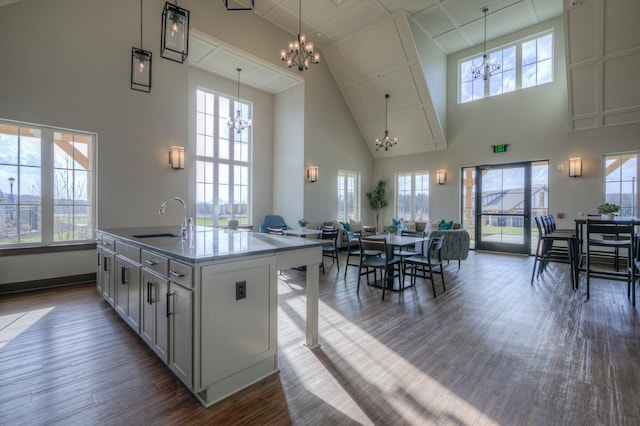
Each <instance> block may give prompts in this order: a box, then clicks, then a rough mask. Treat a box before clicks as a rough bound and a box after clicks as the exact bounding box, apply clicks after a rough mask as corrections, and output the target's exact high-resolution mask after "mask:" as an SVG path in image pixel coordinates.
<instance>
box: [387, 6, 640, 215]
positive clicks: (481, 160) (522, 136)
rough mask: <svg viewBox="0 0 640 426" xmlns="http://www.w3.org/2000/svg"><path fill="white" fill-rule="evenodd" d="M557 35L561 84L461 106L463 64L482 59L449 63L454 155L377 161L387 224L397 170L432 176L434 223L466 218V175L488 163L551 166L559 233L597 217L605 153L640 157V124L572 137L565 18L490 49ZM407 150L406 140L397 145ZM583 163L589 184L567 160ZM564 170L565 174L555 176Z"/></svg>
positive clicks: (470, 52) (468, 52)
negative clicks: (580, 217)
mask: <svg viewBox="0 0 640 426" xmlns="http://www.w3.org/2000/svg"><path fill="white" fill-rule="evenodd" d="M548 28H554V29H555V31H554V40H555V80H554V82H553V83H550V84H546V85H543V86H539V87H535V88H530V89H525V90H519V91H516V92H512V93H508V94H504V95H501V96H496V97H492V98H487V99H483V100H479V101H474V102H468V103H465V104H458V101H457V93H458V87H457V81H458V79H457V68H458V61H459V60H460V59H462V58H465V57H467V56H470V55H473V54H477V53H478V48H474V49H468V50H465V51H463V52H460V53H458V54H455V55H450V56H449V57H448V70H449V73H448V82H447V92H448V99H447V126H448V128H447V140H448V148H447V149H446V150H444V151H437V152H432V153H427V154H423V155H415V156H410V157H409V156H407V157H396V158H389V159H384V160H376V161H375V176H376V178H381V179H383V180H385V181H387V183H388V186H387V187H388V192H389V196H388V200H389V201H390V206H389V207H388V208H386V209H385V210H384V223H385V224H390V223H391V218H392V217H393V215H394V206H393V200H394V196H395V190H394V186H395V184H394V174H395V172H398V171H412V170H429V171H430V172H431V177H430V189H431V194H430V218H431V219H432V220H438V219H441V218H448V219H456V221H458V219H459V217H460V204H461V201H460V200H461V194H460V179H461V177H460V168H461V167H464V166H474V165H482V164H499V163H509V162H517V161H530V160H549V162H550V172H549V185H550V195H549V206H550V211H551V212H552V213H554V214H555V213H557V212H565V213H566V218H565V219H564V220H558V223H559V226H561V227H571V226H573V219H574V218H575V217H576V216H577V213H578V211H584V212H595V210H596V206H597V205H598V204H600V203H601V202H602V201H604V185H603V166H602V164H603V161H602V159H603V154H605V153H614V152H625V151H631V150H638V149H639V148H640V143H639V141H638V135H640V124H631V125H620V126H614V127H609V128H600V129H594V130H582V131H570V130H569V112H568V102H567V83H566V71H565V58H564V51H565V50H564V33H563V21H562V17H559V18H556V19H553V20H550V21H548V22H545V23H542V24H539V25H536V26H534V27H532V28H529V29H527V30H525V31H521V32H519V33H517V34H515V35H512V36H509V37H508V38H507V37H505V38H502V39H498V40H494V41H493V42H491V43H487V49H491V48H492V47H497V46H500V45H503V44H505V43H508V42H511V41H513V40H514V39H519V38H523V37H525V36H528V35H531V34H536V33H538V32H540V31H543V30H545V29H548ZM398 143H399V144H400V143H402V141H398ZM502 143H507V144H509V147H508V151H507V152H506V153H504V154H492V152H491V145H494V144H502ZM575 156H580V157H582V158H583V168H584V170H583V172H584V175H583V177H582V178H577V179H575V178H569V177H568V172H567V170H568V159H569V158H570V157H575ZM558 164H563V165H564V168H565V171H563V172H556V171H555V170H556V165H558ZM437 169H445V170H446V171H447V174H448V176H447V177H448V182H447V183H446V184H445V185H443V186H439V185H437V184H436V183H435V171H436V170H437Z"/></svg>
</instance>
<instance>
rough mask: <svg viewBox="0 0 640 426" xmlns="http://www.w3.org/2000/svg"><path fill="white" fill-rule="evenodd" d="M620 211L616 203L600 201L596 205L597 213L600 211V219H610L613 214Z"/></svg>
mask: <svg viewBox="0 0 640 426" xmlns="http://www.w3.org/2000/svg"><path fill="white" fill-rule="evenodd" d="M619 211H620V206H619V205H617V204H610V203H602V204H600V205H599V206H598V213H600V215H601V217H602V219H605V220H611V219H613V214H614V213H617V212H619Z"/></svg>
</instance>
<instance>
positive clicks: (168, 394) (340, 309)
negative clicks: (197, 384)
mask: <svg viewBox="0 0 640 426" xmlns="http://www.w3.org/2000/svg"><path fill="white" fill-rule="evenodd" d="M341 261H342V266H343V267H344V256H342V257H341ZM532 267H533V259H531V258H526V257H519V256H506V255H497V254H486V253H477V252H472V253H471V254H470V256H469V259H468V260H467V261H464V262H462V267H461V268H460V270H458V269H457V263H456V264H453V263H452V264H451V265H449V266H448V267H447V268H446V276H445V279H446V288H447V290H446V291H444V292H443V291H442V287H441V283H440V281H439V278H436V280H437V281H436V290H437V298H435V299H434V298H433V294H432V292H431V284H430V283H428V282H427V283H425V282H423V281H422V280H418V285H416V286H415V287H410V288H407V289H406V290H405V291H404V292H402V293H399V292H387V295H386V297H385V300H384V301H382V300H380V296H381V290H380V289H379V288H376V287H372V286H367V285H366V284H363V285H362V286H361V291H360V294H359V295H356V283H357V268H353V267H350V268H349V271H348V274H347V278H346V279H344V278H343V270H341V271H338V270H337V268H336V267H335V265H333V266H329V265H327V269H326V273H325V274H324V275H322V274H321V275H320V280H321V282H320V343H321V344H322V346H321V348H319V349H315V350H309V349H307V348H306V347H304V346H303V345H302V343H303V341H304V335H305V328H304V323H305V315H306V308H305V303H306V297H305V289H304V285H305V273H304V272H300V271H296V270H285V271H283V272H282V274H281V275H278V280H279V285H278V291H279V296H278V297H279V304H278V348H279V355H278V362H279V367H280V373H279V374H275V375H272V376H269V377H267V378H265V379H264V380H261V381H260V382H258V383H256V384H254V385H252V386H250V387H249V388H247V389H245V390H243V391H241V392H238V393H236V394H234V395H232V396H230V397H229V398H226V399H225V400H223V401H221V402H219V403H218V404H215V405H214V406H212V407H209V408H204V407H202V406H201V405H200V404H199V403H198V401H197V400H196V399H195V398H194V397H193V395H191V394H190V393H189V392H188V391H187V390H186V389H185V388H184V387H183V386H182V384H181V383H180V382H179V381H178V380H177V379H176V378H175V377H174V376H173V375H172V374H171V372H170V371H169V370H168V368H167V367H166V366H165V365H164V364H163V363H162V362H161V361H160V360H159V359H158V358H157V357H156V356H155V355H154V353H153V352H152V351H151V350H150V349H149V348H148V347H147V346H146V344H145V343H144V342H143V341H142V340H141V339H140V338H139V337H138V336H137V335H136V334H135V333H134V332H133V331H132V330H131V329H130V328H129V327H128V326H127V325H126V324H125V323H124V321H123V320H122V319H121V318H120V317H119V316H118V315H117V314H116V313H115V312H114V311H113V309H112V308H111V307H110V306H109V305H108V304H107V303H106V302H105V301H104V300H103V299H102V298H101V297H100V296H99V295H97V293H96V292H95V287H94V286H91V285H78V286H70V287H60V288H56V289H51V290H45V291H34V292H30V293H24V294H14V295H5V296H0V344H2V345H3V346H2V347H0V389H1V392H0V424H1V425H4V424H11V425H22V424H29V425H40V424H42V425H45V424H46V425H49V424H65V425H75V424H82V425H93V424H101V425H103V424H106V425H110V424H112V425H130V424H131V425H133V424H136V425H137V424H158V425H164V424H171V425H176V424H177V425H182V424H184V425H194V424H195V425H198V424H242V425H246V424H260V425H263V424H275V425H282V424H300V425H316V424H318V425H325V424H345V425H349V424H384V425H386V424H465V425H476V424H486V425H490V424H518V425H528V424H530V425H539V424H580V425H582V424H615V425H618V424H620V425H627V424H628V425H635V424H640V404H639V403H638V401H640V385H639V383H640V357H639V356H638V354H640V320H639V318H638V314H637V311H636V309H634V308H633V307H632V306H631V303H630V301H629V300H628V299H627V297H626V284H624V283H620V282H615V281H607V280H602V279H595V280H593V282H592V288H591V291H592V294H591V300H590V301H588V302H585V297H584V286H582V287H581V289H580V290H579V291H577V292H576V291H573V290H572V289H571V285H570V279H569V271H568V268H567V267H566V265H561V264H552V265H550V266H549V268H548V270H547V271H545V273H544V274H543V275H541V276H540V278H539V279H537V280H535V281H534V283H533V285H531V284H530V283H529V280H530V277H531V275H530V274H531V268H532ZM38 310H49V311H47V312H46V313H45V314H44V315H43V316H42V317H41V318H39V319H37V320H36V321H35V322H33V323H32V324H30V323H29V317H28V315H30V313H31V314H34V313H36V312H37V311H38ZM22 320H24V321H26V323H25V322H23V323H20V321H22ZM12 324H13V327H14V328H13V329H11V330H9V331H10V332H9V331H7V332H5V333H4V334H2V333H3V330H8V329H9V328H11V327H12ZM16 330H19V332H18V331H16ZM2 336H5V337H4V339H5V340H4V341H3V337H2Z"/></svg>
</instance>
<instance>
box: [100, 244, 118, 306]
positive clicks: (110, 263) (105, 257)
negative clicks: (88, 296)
mask: <svg viewBox="0 0 640 426" xmlns="http://www.w3.org/2000/svg"><path fill="white" fill-rule="evenodd" d="M114 260H115V255H114V253H113V252H112V251H110V250H103V251H102V297H104V298H105V300H106V301H107V302H109V304H110V305H111V306H113V305H114V300H113V297H114V295H115V290H114V288H113V287H114V284H115V276H114V269H115V265H114Z"/></svg>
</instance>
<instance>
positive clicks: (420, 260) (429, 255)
mask: <svg viewBox="0 0 640 426" xmlns="http://www.w3.org/2000/svg"><path fill="white" fill-rule="evenodd" d="M443 243H444V236H440V237H432V238H431V239H430V240H429V242H428V244H423V245H422V253H421V254H416V255H414V256H410V257H407V258H405V259H404V263H403V266H404V271H403V274H402V275H403V277H404V278H406V277H407V276H409V277H411V285H412V286H413V285H415V284H416V278H418V277H420V278H422V279H424V280H427V279H428V280H431V289H432V290H433V297H434V298H435V297H437V296H436V284H435V280H434V277H433V274H436V275H440V277H441V278H442V291H446V290H447V289H446V288H445V284H444V267H443V265H442V245H443ZM427 274H428V275H427Z"/></svg>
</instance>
